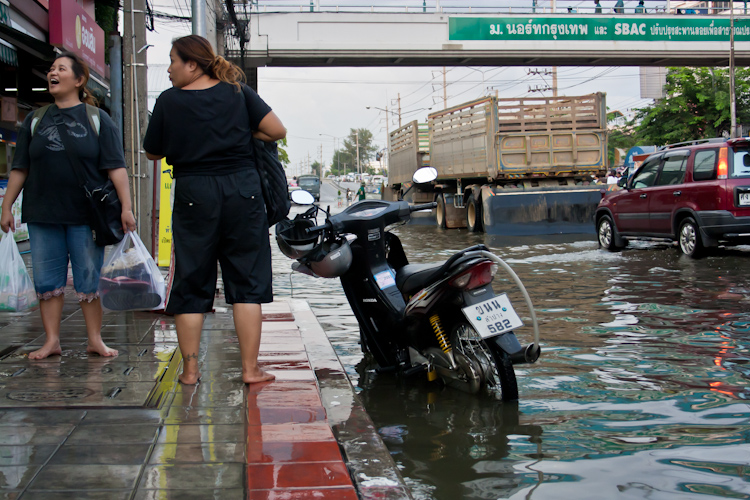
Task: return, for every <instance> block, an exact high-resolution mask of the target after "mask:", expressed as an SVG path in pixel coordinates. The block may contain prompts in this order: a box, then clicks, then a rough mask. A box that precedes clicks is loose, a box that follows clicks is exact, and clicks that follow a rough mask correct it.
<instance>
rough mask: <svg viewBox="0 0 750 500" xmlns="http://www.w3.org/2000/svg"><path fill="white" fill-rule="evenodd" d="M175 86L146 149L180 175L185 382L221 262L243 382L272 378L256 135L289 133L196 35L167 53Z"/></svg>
mask: <svg viewBox="0 0 750 500" xmlns="http://www.w3.org/2000/svg"><path fill="white" fill-rule="evenodd" d="M169 58H170V60H171V64H170V65H169V70H168V71H169V79H170V80H171V81H172V85H173V87H172V88H171V89H168V90H166V91H164V92H163V93H162V94H161V95H160V96H159V98H158V99H157V101H156V105H155V106H154V111H153V114H152V116H151V120H150V122H149V125H148V130H147V131H146V137H145V139H144V143H143V147H144V149H145V150H146V156H148V157H149V158H150V159H152V160H159V159H161V158H164V157H166V159H167V163H169V164H170V165H172V172H173V175H174V178H175V183H174V189H175V196H174V211H173V219H172V234H173V245H174V247H173V248H174V276H173V280H172V281H173V283H172V288H171V291H170V294H169V301H168V303H167V309H166V311H167V313H172V314H174V315H175V323H176V325H177V338H178V341H179V344H180V351H181V352H182V357H183V360H184V363H183V369H182V374H181V375H180V377H179V379H180V382H182V383H183V384H195V383H197V382H198V380H199V378H200V373H199V372H198V349H199V347H200V339H201V329H202V328H203V314H204V313H206V312H209V311H211V309H212V307H213V299H214V291H215V289H216V279H217V273H216V261H217V260H218V261H219V264H221V271H222V277H223V280H224V287H225V291H226V301H227V303H229V304H233V313H234V325H235V330H236V331H237V337H238V339H239V343H240V353H241V356H242V379H243V381H244V382H245V383H248V384H250V383H255V382H263V381H267V380H273V379H274V376H273V375H271V374H269V373H267V372H265V371H263V370H261V369H260V368H259V366H258V351H259V349H260V331H261V324H262V314H261V306H260V305H261V304H263V303H267V302H271V301H272V300H273V292H272V290H271V247H270V241H269V238H268V222H267V219H266V215H265V204H264V201H263V195H262V193H261V189H260V179H259V177H258V172H257V171H256V169H255V164H254V161H253V150H252V140H251V138H252V137H256V138H258V139H261V140H264V141H276V140H279V139H283V138H284V137H285V136H286V129H285V128H284V126H283V125H282V123H281V121H280V120H279V118H278V117H277V116H276V114H274V112H273V111H271V108H270V107H269V106H268V105H267V104H266V103H265V102H263V100H262V99H261V98H260V97H258V94H256V93H255V92H254V91H253V90H252V89H251V88H249V87H247V86H246V85H243V84H242V83H241V81H242V80H243V79H244V77H245V75H244V74H243V73H242V71H241V70H240V69H239V68H238V67H237V66H235V65H234V64H232V63H230V62H228V61H226V60H225V59H224V58H223V57H221V56H216V55H215V54H214V52H213V49H212V48H211V45H210V44H209V42H208V40H206V39H205V38H203V37H200V36H197V35H189V36H185V37H182V38H179V39H177V40H175V41H174V42H173V43H172V50H171V51H170V53H169Z"/></svg>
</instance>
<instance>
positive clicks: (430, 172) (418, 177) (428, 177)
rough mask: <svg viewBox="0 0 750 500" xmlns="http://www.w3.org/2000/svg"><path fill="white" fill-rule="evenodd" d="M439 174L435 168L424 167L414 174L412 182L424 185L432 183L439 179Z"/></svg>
mask: <svg viewBox="0 0 750 500" xmlns="http://www.w3.org/2000/svg"><path fill="white" fill-rule="evenodd" d="M437 176H438V172H437V169H436V168H435V167H422V168H420V169H418V170H417V171H416V172H414V176H412V178H411V180H413V181H414V182H415V183H416V184H424V183H426V182H432V181H434V180H435V179H437Z"/></svg>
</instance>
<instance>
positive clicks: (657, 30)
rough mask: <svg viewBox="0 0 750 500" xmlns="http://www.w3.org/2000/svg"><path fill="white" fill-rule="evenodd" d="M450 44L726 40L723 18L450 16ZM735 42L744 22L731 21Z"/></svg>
mask: <svg viewBox="0 0 750 500" xmlns="http://www.w3.org/2000/svg"><path fill="white" fill-rule="evenodd" d="M448 28H449V31H448V33H449V39H450V40H545V41H546V40H549V41H557V40H562V41H566V40H573V41H574V40H607V41H638V42H655V41H665V42H723V41H729V29H730V28H729V19H727V18H726V17H722V18H708V17H693V16H674V17H670V18H664V17H658V18H654V17H631V16H627V17H601V18H595V19H594V18H591V17H564V18H563V17H533V18H527V17H451V18H450V19H449V22H448ZM734 36H735V41H740V42H742V41H750V19H747V18H742V19H736V20H735V22H734Z"/></svg>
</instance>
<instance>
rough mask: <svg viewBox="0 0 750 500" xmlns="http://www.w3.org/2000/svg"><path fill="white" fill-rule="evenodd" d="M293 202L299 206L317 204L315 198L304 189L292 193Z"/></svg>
mask: <svg viewBox="0 0 750 500" xmlns="http://www.w3.org/2000/svg"><path fill="white" fill-rule="evenodd" d="M292 201H293V202H294V203H296V204H297V205H312V204H313V203H315V197H314V196H313V195H311V194H310V193H309V192H307V191H305V190H303V189H298V190H296V191H292Z"/></svg>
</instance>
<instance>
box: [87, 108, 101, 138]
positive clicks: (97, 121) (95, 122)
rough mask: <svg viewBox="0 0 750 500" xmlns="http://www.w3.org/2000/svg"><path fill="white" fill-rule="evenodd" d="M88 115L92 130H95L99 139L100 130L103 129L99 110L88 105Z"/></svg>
mask: <svg viewBox="0 0 750 500" xmlns="http://www.w3.org/2000/svg"><path fill="white" fill-rule="evenodd" d="M86 115H87V116H88V117H89V123H90V124H91V128H92V129H94V133H96V136H97V137H99V130H101V128H102V120H101V116H100V115H99V108H97V107H96V106H92V105H91V104H87V105H86Z"/></svg>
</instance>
